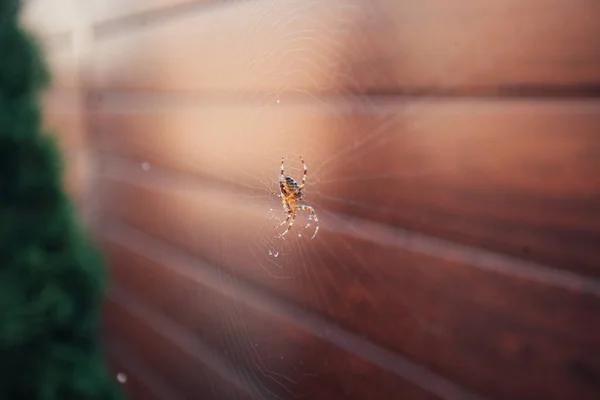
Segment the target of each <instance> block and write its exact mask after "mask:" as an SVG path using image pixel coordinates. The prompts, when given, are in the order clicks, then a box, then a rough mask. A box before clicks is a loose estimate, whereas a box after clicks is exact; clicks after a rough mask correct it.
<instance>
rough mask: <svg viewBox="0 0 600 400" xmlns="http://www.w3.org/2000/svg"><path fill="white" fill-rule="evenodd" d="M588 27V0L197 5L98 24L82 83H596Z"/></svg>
mask: <svg viewBox="0 0 600 400" xmlns="http://www.w3.org/2000/svg"><path fill="white" fill-rule="evenodd" d="M176 2H178V1H174V2H173V3H176ZM123 7H125V8H127V7H128V6H123ZM598 18H600V3H598V2H595V1H590V0H576V1H570V2H568V3H565V2H564V1H559V0H535V1H527V2H523V1H519V0H510V1H488V2H485V3H482V2H480V1H477V0H468V1H451V2H448V1H445V0H426V1H423V0H419V1H415V0H413V1H401V2H399V1H389V0H378V1H365V0H353V1H348V0H327V1H318V2H311V3H308V4H307V3H306V2H305V1H302V0H292V1H275V0H262V1H238V2H226V3H220V4H219V3H217V4H215V5H213V6H211V7H206V6H205V4H204V2H202V1H199V2H198V6H197V7H195V8H194V7H181V11H180V12H179V13H177V12H172V10H171V11H168V12H167V11H165V13H164V14H161V13H154V14H152V16H150V17H147V18H141V19H125V20H123V21H121V22H118V21H117V22H115V23H110V24H105V25H99V26H97V27H96V29H95V36H96V38H97V41H96V43H95V51H94V55H93V61H92V62H91V64H90V65H91V66H92V69H93V70H92V71H90V72H91V74H92V79H91V83H92V85H93V86H94V87H95V88H103V89H145V90H146V89H147V90H167V91H203V92H223V91H227V92H232V93H234V96H238V97H240V98H243V97H244V96H252V94H253V93H259V98H263V95H265V94H267V93H268V94H270V95H269V96H266V95H265V97H264V99H265V100H270V101H275V99H276V98H277V95H283V94H287V93H291V94H300V95H302V94H303V93H305V92H306V91H308V92H313V93H315V92H318V93H328V94H349V93H374V92H377V93H381V92H383V93H393V92H399V91H403V90H433V91H436V90H447V89H455V88H460V89H461V90H462V91H464V90H467V89H473V90H479V89H483V90H487V91H490V90H492V91H496V90H500V91H503V90H517V92H518V90H520V89H523V88H527V87H529V86H541V87H542V88H547V87H553V86H559V87H562V86H564V85H574V86H581V85H597V84H598V82H599V81H600V62H599V61H598V57H596V55H597V53H598V51H599V49H600V35H598V28H597V21H598ZM558 26H560V29H557V27H558ZM567 60H568V61H567ZM571 90H572V88H571Z"/></svg>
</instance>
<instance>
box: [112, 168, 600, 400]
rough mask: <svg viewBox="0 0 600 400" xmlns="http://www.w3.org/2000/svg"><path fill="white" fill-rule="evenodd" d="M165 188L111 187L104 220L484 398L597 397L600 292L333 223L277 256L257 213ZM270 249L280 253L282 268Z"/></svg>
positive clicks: (222, 198)
mask: <svg viewBox="0 0 600 400" xmlns="http://www.w3.org/2000/svg"><path fill="white" fill-rule="evenodd" d="M154 181H159V179H154ZM167 181H168V182H169V184H168V185H167V186H168V188H167V187H162V188H159V187H158V186H155V187H150V186H144V185H140V184H131V183H124V182H117V181H114V180H113V181H106V182H105V183H104V184H103V185H102V188H103V190H104V191H106V193H110V197H111V200H109V201H108V202H107V204H106V205H107V207H108V208H107V210H106V211H107V212H108V213H109V214H110V215H114V216H115V217H118V218H120V219H121V220H123V221H125V222H127V223H129V224H131V225H132V226H135V227H137V228H138V229H141V230H143V231H145V232H147V233H148V234H150V235H152V236H154V237H157V238H161V239H162V240H164V241H166V242H168V243H171V244H173V245H175V246H178V247H181V248H183V249H186V250H189V251H191V252H192V253H194V254H196V255H198V256H200V257H202V258H204V259H207V260H210V261H212V262H214V263H216V265H218V266H219V267H221V268H224V269H225V270H229V271H232V272H234V273H235V274H238V275H240V276H244V277H246V278H247V279H249V280H251V281H253V282H256V283H257V284H259V285H261V286H263V287H265V288H267V289H269V290H271V291H273V292H275V293H278V294H279V295H280V296H282V297H284V298H287V299H288V300H289V301H292V302H294V303H297V304H298V305H300V306H303V307H309V308H310V309H312V310H314V311H315V312H318V313H320V314H321V315H323V316H325V317H327V318H330V319H331V320H334V321H337V322H339V323H340V324H342V325H343V326H345V327H347V328H348V329H350V330H352V331H354V332H357V333H360V334H362V335H365V336H366V337H368V338H370V339H371V340H374V341H376V342H378V343H381V344H383V345H385V346H389V347H391V348H393V349H396V350H397V351H399V352H402V353H403V354H406V355H408V356H410V357H411V358H412V359H413V360H415V361H416V362H419V363H422V364H424V365H427V366H429V367H431V368H433V369H434V370H436V371H438V372H440V373H441V374H443V375H445V376H449V377H451V378H452V379H454V380H455V381H456V382H459V383H462V384H464V385H467V386H468V387H471V388H473V389H474V390H476V391H478V392H480V393H484V394H487V395H491V396H493V397H494V398H519V396H523V398H527V396H536V395H543V398H548V399H562V398H565V396H567V397H568V396H576V397H577V398H595V397H596V396H597V395H598V393H600V388H599V387H598V386H597V385H596V383H594V382H595V378H591V379H590V378H589V377H590V376H591V377H594V376H597V375H598V374H599V372H600V353H598V352H596V351H595V350H593V349H595V348H598V346H599V344H600V343H599V342H598V338H599V337H600V324H599V323H598V321H597V318H596V315H597V312H598V310H599V309H600V297H599V296H600V294H599V293H600V292H598V289H597V287H596V286H591V287H590V288H589V290H591V292H590V291H588V292H580V290H585V289H586V287H585V285H586V284H587V283H588V282H587V281H586V280H585V279H583V280H581V281H580V283H581V286H580V287H565V286H561V283H560V281H557V282H554V283H552V282H548V281H544V279H545V276H544V272H543V271H541V272H534V273H532V275H531V276H529V277H526V276H521V275H518V274H515V273H514V272H513V271H515V270H517V269H518V268H520V267H521V265H520V264H519V263H518V262H516V261H514V260H513V261H510V260H505V261H500V262H494V261H491V262H492V265H491V266H492V267H493V268H492V270H490V260H488V259H486V257H487V258H489V257H491V258H492V260H493V257H492V255H490V256H487V255H485V254H484V255H483V256H481V255H478V254H477V252H473V251H472V250H471V249H468V248H462V247H460V246H453V245H452V244H449V245H446V248H442V249H441V250H438V251H435V252H427V251H423V250H422V249H421V250H420V249H419V248H418V247H417V246H415V243H414V240H411V238H410V237H407V238H404V239H403V238H402V237H400V238H395V237H394V236H393V235H394V234H393V233H382V232H381V231H380V229H381V228H369V227H368V226H362V225H357V224H356V223H344V221H343V220H340V219H339V217H338V218H337V219H336V218H335V217H334V216H333V215H331V216H330V217H329V219H327V218H326V217H323V223H322V228H321V231H320V232H319V236H318V239H315V241H312V242H309V241H307V239H306V238H304V239H293V238H290V239H288V240H292V242H291V243H290V244H289V246H286V247H283V248H280V247H277V246H278V245H277V243H276V242H270V241H269V239H268V236H266V235H269V234H272V232H271V231H270V230H269V231H268V232H267V233H265V232H264V231H261V227H265V226H268V224H269V223H270V221H268V220H267V216H266V213H265V214H263V213H262V212H261V209H260V208H257V207H254V206H253V204H251V203H249V202H244V201H241V200H239V199H236V198H235V196H229V195H226V194H225V193H223V192H218V191H216V192H212V193H210V192H208V188H207V187H206V186H200V185H199V186H195V187H194V186H192V185H187V186H184V187H182V189H181V190H177V189H176V183H177V182H176V180H174V179H169V180H167ZM355 231H362V233H363V234H362V235H358V234H356V233H354V232H355ZM384 239H385V240H384ZM433 244H435V242H433ZM271 247H272V248H273V249H279V251H280V252H281V254H280V255H279V257H278V258H277V260H274V259H273V258H272V256H270V255H269V254H268V251H269V249H270V248H271ZM274 261H275V262H274ZM515 262H516V264H515ZM494 263H495V264H494ZM479 264H481V265H479ZM494 269H495V271H494ZM135 290H139V289H135ZM155 295H156V294H155ZM149 297H151V296H149ZM575 365H577V366H579V367H577V368H576V367H574V366H575ZM582 371H585V372H582ZM499 374H500V375H502V376H503V379H502V380H499V379H498V375H499ZM548 377H552V379H551V383H549V382H548Z"/></svg>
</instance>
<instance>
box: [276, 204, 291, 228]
mask: <svg viewBox="0 0 600 400" xmlns="http://www.w3.org/2000/svg"><path fill="white" fill-rule="evenodd" d="M283 208H285V213H286V214H287V217H286V219H284V220H283V222H282V223H280V224H279V226H281V225H285V224H286V223H287V222H288V221H289V220H290V218H292V210H291V209H290V206H289V205H288V203H286V202H285V200H284V201H283Z"/></svg>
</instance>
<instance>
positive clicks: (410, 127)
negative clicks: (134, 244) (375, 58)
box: [92, 98, 600, 277]
mask: <svg viewBox="0 0 600 400" xmlns="http://www.w3.org/2000/svg"><path fill="white" fill-rule="evenodd" d="M129 100H131V99H120V100H119V99H117V98H113V100H110V98H108V99H104V100H101V101H103V102H104V103H106V104H104V105H103V106H101V107H100V108H99V109H97V110H96V111H95V114H94V116H93V117H92V120H93V124H94V126H95V127H97V132H98V135H97V137H96V138H95V139H94V146H95V147H96V148H97V149H99V150H102V151H105V152H110V153H113V154H118V155H121V156H126V157H131V158H133V159H135V160H136V161H138V162H140V163H142V162H149V163H150V164H152V165H157V166H163V167H166V168H169V169H173V170H179V171H185V172H189V173H193V174H197V175H200V176H204V177H210V178H212V179H215V180H219V181H221V182H223V183H224V184H225V185H227V186H230V187H231V186H236V187H238V188H239V189H243V190H245V191H246V192H245V193H247V195H250V193H252V192H254V193H256V194H257V195H259V194H263V195H265V196H269V193H274V192H276V191H277V190H278V189H277V183H276V179H277V175H278V173H279V163H280V160H281V156H284V155H285V156H288V168H289V169H288V171H289V172H290V173H292V174H296V175H295V176H300V172H299V169H298V167H299V162H298V159H297V154H299V153H301V154H302V155H303V156H304V157H305V159H306V162H307V163H308V168H309V172H308V186H307V189H306V198H305V201H306V202H307V203H308V204H311V205H313V206H315V207H317V210H320V211H321V212H322V213H323V214H324V215H326V213H327V212H328V211H327V210H336V211H339V212H343V213H346V214H354V215H358V216H361V217H364V218H369V219H374V220H378V221H381V222H385V223H388V224H392V225H395V226H400V227H406V228H410V229H413V230H417V231H421V232H425V233H428V234H433V235H437V236H441V237H445V238H450V239H452V240H455V241H459V242H461V243H465V244H469V245H473V246H480V247H484V248H487V249H491V250H494V251H500V252H505V253H508V254H511V255H512V256H515V257H519V258H522V259H526V260H531V261H535V262H540V263H545V264H548V265H552V266H556V267H561V268H565V269H568V270H571V271H575V272H580V273H584V274H587V275H590V276H595V277H598V276H600V270H598V268H597V266H598V265H599V263H600V248H599V247H598V246H597V243H600V207H598V200H599V199H600V184H599V183H598V179H597V172H598V171H599V170H600V136H599V135H598V134H597V132H596V131H597V129H596V127H597V126H599V125H600V103H598V102H597V101H579V102H567V101H527V100H523V101H468V100H463V101H433V100H424V101H420V102H419V101H415V102H408V103H401V102H373V103H363V102H339V103H335V102H329V103H321V102H318V101H315V102H311V103H294V104H287V105H285V104H280V105H274V106H265V107H256V106H233V105H218V104H217V105H206V104H202V105H195V103H188V104H187V105H181V104H174V103H172V102H168V101H165V102H164V103H161V101H162V100H160V99H156V102H150V104H145V105H144V104H142V103H139V102H138V103H131V102H130V101H129ZM167 100H168V99H167ZM270 200H273V201H271V204H272V207H274V209H276V210H277V209H281V203H280V200H278V199H277V198H275V196H273V195H271V196H270Z"/></svg>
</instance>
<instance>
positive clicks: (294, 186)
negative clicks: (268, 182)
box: [284, 176, 300, 193]
mask: <svg viewBox="0 0 600 400" xmlns="http://www.w3.org/2000/svg"><path fill="white" fill-rule="evenodd" d="M284 180H285V183H284V185H285V188H286V191H287V192H288V193H298V192H300V185H299V184H298V182H296V180H295V179H294V178H292V177H291V176H286V177H285V179H284Z"/></svg>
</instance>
